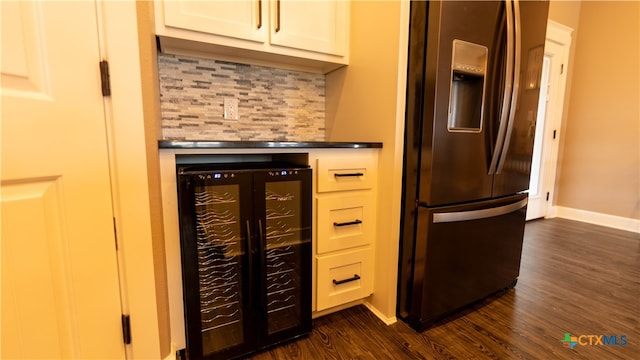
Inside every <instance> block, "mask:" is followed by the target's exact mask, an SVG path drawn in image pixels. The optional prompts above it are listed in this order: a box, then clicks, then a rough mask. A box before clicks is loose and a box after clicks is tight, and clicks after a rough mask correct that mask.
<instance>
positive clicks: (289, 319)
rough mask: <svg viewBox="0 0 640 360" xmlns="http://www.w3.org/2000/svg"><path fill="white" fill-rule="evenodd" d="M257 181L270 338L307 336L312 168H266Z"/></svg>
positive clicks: (268, 336)
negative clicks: (305, 334) (273, 169)
mask: <svg viewBox="0 0 640 360" xmlns="http://www.w3.org/2000/svg"><path fill="white" fill-rule="evenodd" d="M254 179H255V183H256V203H257V204H256V210H257V211H259V212H260V213H259V214H256V217H257V218H258V222H259V224H258V226H259V228H260V244H259V246H260V249H261V252H262V254H263V256H262V259H263V267H262V272H261V274H262V281H263V289H264V291H263V297H264V298H263V300H264V301H263V307H264V313H265V314H266V329H265V331H266V334H267V338H270V339H271V340H274V338H275V339H278V338H280V337H283V338H289V337H291V336H292V334H295V333H298V334H299V335H301V334H304V333H306V332H308V331H310V329H311V274H310V273H311V171H310V170H309V169H288V170H279V171H278V170H276V171H264V172H260V173H257V174H256V176H255V177H254ZM262 190H264V191H262ZM259 194H264V196H262V197H260V196H259ZM294 336H295V335H294Z"/></svg>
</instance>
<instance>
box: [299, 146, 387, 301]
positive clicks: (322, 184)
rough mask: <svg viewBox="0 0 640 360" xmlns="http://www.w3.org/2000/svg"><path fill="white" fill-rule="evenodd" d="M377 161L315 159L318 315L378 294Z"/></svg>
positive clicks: (372, 157)
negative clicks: (375, 283) (375, 287)
mask: <svg viewBox="0 0 640 360" xmlns="http://www.w3.org/2000/svg"><path fill="white" fill-rule="evenodd" d="M377 159H378V158H377V152H371V151H355V150H351V151H349V152H344V153H341V154H337V153H333V154H326V155H319V156H318V157H317V158H316V159H315V160H316V164H315V170H316V171H315V176H316V179H317V183H316V192H315V197H316V207H315V215H316V223H315V227H314V228H315V230H316V237H315V274H316V277H315V278H316V284H315V288H316V297H315V308H314V311H323V310H327V309H330V308H332V307H336V306H339V305H344V304H347V303H349V302H352V301H355V300H360V299H364V298H366V297H368V296H369V295H371V294H372V293H373V276H374V271H373V268H374V267H373V256H374V255H373V252H374V246H375V238H376V226H377V225H376V205H375V204H376V191H377V190H376V183H377V161H378V160H377ZM310 162H311V159H310Z"/></svg>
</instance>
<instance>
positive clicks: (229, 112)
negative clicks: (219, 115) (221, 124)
mask: <svg viewBox="0 0 640 360" xmlns="http://www.w3.org/2000/svg"><path fill="white" fill-rule="evenodd" d="M223 116H224V118H225V119H227V120H238V99H233V98H224V114H223Z"/></svg>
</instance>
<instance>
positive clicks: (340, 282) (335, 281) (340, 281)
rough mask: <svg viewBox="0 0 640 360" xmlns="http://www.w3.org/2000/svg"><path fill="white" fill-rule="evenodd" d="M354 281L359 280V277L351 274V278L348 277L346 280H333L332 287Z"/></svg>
mask: <svg viewBox="0 0 640 360" xmlns="http://www.w3.org/2000/svg"><path fill="white" fill-rule="evenodd" d="M356 280H360V275H358V274H353V277H350V278H348V279H342V280H336V279H333V285H340V284H344V283H348V282H351V281H356Z"/></svg>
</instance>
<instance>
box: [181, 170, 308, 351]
mask: <svg viewBox="0 0 640 360" xmlns="http://www.w3.org/2000/svg"><path fill="white" fill-rule="evenodd" d="M242 166H243V167H246V166H247V165H246V164H245V165H242ZM237 167H239V166H238V165H229V164H227V165H212V164H208V165H206V164H205V165H202V164H198V165H179V166H178V168H177V175H178V199H179V200H178V202H179V204H178V206H179V215H180V244H181V252H182V253H181V259H182V277H183V294H184V304H185V328H186V345H187V346H186V356H187V358H188V359H231V358H235V357H240V356H244V355H247V354H249V353H251V352H254V351H256V350H259V349H262V348H265V347H268V346H271V345H274V344H277V343H279V342H282V341H286V340H290V339H293V338H296V337H298V336H302V335H305V334H308V333H309V332H310V331H311V205H312V204H311V170H310V169H308V168H304V167H300V166H293V165H290V166H289V165H283V164H278V165H276V164H268V163H265V164H253V165H252V166H251V167H252V168H251V169H246V168H237Z"/></svg>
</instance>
